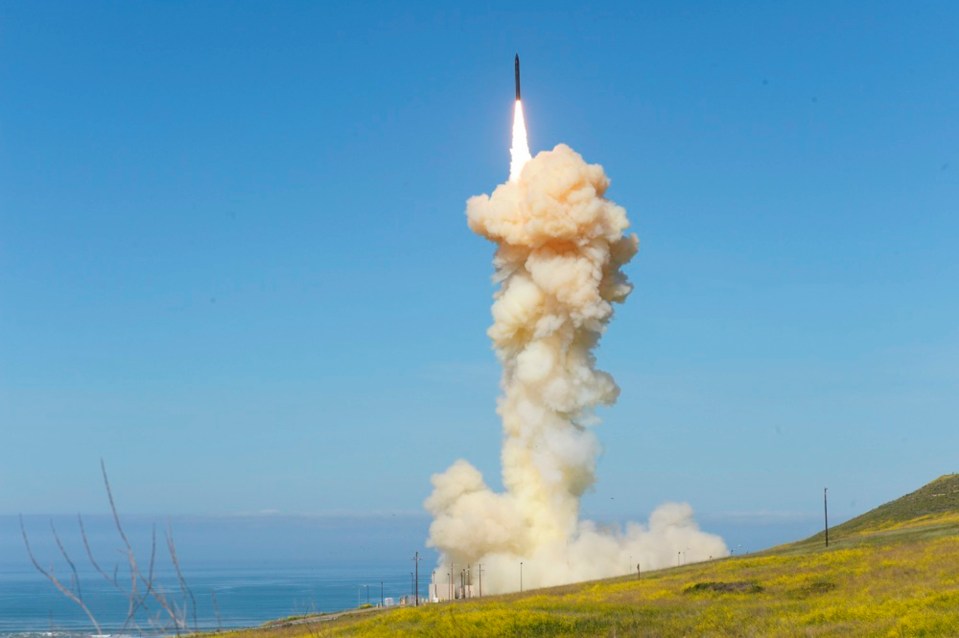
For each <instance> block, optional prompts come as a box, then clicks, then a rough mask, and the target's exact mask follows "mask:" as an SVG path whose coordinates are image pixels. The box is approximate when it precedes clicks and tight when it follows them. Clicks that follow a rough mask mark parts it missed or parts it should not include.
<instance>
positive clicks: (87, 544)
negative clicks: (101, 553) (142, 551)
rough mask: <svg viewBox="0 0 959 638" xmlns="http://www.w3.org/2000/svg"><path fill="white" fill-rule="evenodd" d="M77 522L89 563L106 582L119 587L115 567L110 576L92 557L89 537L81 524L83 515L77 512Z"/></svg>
mask: <svg viewBox="0 0 959 638" xmlns="http://www.w3.org/2000/svg"><path fill="white" fill-rule="evenodd" d="M77 522H78V523H79V524H80V538H82V539H83V547H84V549H86V550H87V558H89V559H90V564H91V565H93V568H94V569H96V570H97V573H99V574H100V575H101V576H103V577H104V578H105V579H106V581H107V582H108V583H110V584H111V585H113V586H114V587H116V588H117V589H120V583H118V582H117V574H116V568H114V571H113V577H112V578H111V577H110V575H109V574H107V573H106V572H105V571H103V568H102V567H100V564H99V563H98V562H97V559H96V558H94V557H93V550H92V549H90V539H89V538H88V537H87V529H86V527H84V525H83V517H82V516H80V515H79V514H77Z"/></svg>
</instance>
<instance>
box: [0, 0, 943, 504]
mask: <svg viewBox="0 0 959 638" xmlns="http://www.w3.org/2000/svg"><path fill="white" fill-rule="evenodd" d="M957 25H959V6H957V5H956V4H955V3H948V2H941V3H932V2H930V3H879V2H877V3H869V4H868V5H864V4H862V3H813V2H800V3H765V2H755V3H720V4H718V5H717V4H716V3H692V2H690V3H674V2H668V3H667V2H662V3H633V2H629V3H601V6H590V5H589V4H588V3H580V2H550V3H542V4H541V5H540V6H539V7H538V8H529V7H528V6H526V7H524V8H522V9H519V10H516V9H513V8H512V7H511V5H510V4H506V3H481V2H474V3H469V4H468V5H464V6H463V7H462V8H453V7H452V6H450V5H449V4H448V3H436V4H435V5H432V6H430V5H428V4H426V3H389V2H384V3H381V4H372V3H334V2H324V3H305V2H272V3H254V2H249V3H225V2H224V3H216V2H205V3H161V2H128V3H112V2H110V3H106V2H82V3H78V2H49V3H31V2H9V1H5V2H0V513H17V512H23V513H27V514H33V513H47V512H72V511H83V512H101V511H103V510H104V505H105V503H104V498H103V494H102V490H101V488H100V483H99V467H98V461H99V459H100V458H101V457H103V458H104V459H105V460H106V461H107V464H108V467H109V468H110V470H111V474H112V479H113V482H114V486H115V489H116V492H117V497H118V499H120V500H121V504H122V507H123V508H124V510H125V511H127V512H130V513H169V514H225V513H235V512H259V511H263V510H278V511H280V512H284V513H297V512H308V513H323V512H356V513H363V512H390V511H398V512H406V511H415V510H418V509H419V508H420V503H421V502H422V500H423V498H424V497H425V496H426V495H427V494H428V493H429V490H430V486H429V476H430V474H431V473H433V472H437V471H441V470H443V469H445V468H446V467H447V466H448V465H449V464H450V463H451V462H452V461H453V460H455V459H456V458H457V457H460V456H465V457H467V458H469V459H470V460H471V461H472V462H473V463H474V464H476V465H477V466H478V467H479V468H480V469H482V470H483V471H484V473H485V474H486V476H487V479H488V480H489V481H490V482H491V483H493V484H498V482H499V479H498V468H499V460H498V451H499V441H500V430H499V423H498V420H497V417H496V415H495V413H494V405H495V397H496V395H497V392H498V390H497V383H498V367H497V364H496V361H495V358H494V356H493V354H492V352H491V350H490V347H489V343H488V340H487V338H486V336H485V334H484V331H485V329H486V327H487V325H488V323H489V303H490V295H491V293H492V291H493V288H492V286H491V284H490V282H489V275H490V273H491V265H490V258H491V254H492V249H491V247H490V246H489V245H488V244H486V243H485V242H484V241H483V240H481V239H479V238H477V237H475V236H473V235H472V234H471V233H470V232H469V230H468V229H467V227H466V222H465V217H464V214H463V211H464V206H465V200H466V198H467V197H469V196H471V195H474V194H478V193H482V192H489V191H491V190H492V188H494V187H495V186H496V184H497V183H499V182H500V181H502V180H504V179H505V177H506V174H507V172H508V160H509V157H508V152H507V146H508V141H509V125H510V116H511V107H512V98H513V92H512V91H513V88H512V63H513V53H514V52H516V51H518V52H519V54H520V56H521V58H522V63H523V97H524V100H525V102H526V112H527V120H528V123H529V128H530V136H531V140H530V141H531V145H532V147H533V150H534V152H535V151H537V150H542V149H546V148H551V147H552V146H553V145H555V144H557V143H559V142H565V143H568V144H570V145H571V146H572V147H573V148H575V149H576V150H578V151H579V152H580V153H582V154H583V155H584V157H585V158H586V159H587V160H588V161H591V162H597V163H600V164H602V165H604V166H605V168H606V170H607V172H608V173H609V174H610V175H611V177H612V179H613V186H612V188H611V189H610V191H609V196H610V197H611V198H612V199H614V200H615V201H616V202H617V203H619V204H622V205H623V206H625V207H626V208H627V210H628V211H629V213H630V216H631V218H632V219H633V222H634V226H635V229H636V231H637V232H638V234H639V235H640V239H641V242H642V243H641V250H640V253H639V255H638V256H637V258H636V259H635V260H634V262H633V263H632V264H631V265H630V266H629V274H630V276H631V278H632V279H633V281H634V282H635V284H636V291H635V293H634V294H633V296H632V297H631V298H630V300H629V301H628V303H627V304H626V305H625V306H623V307H621V308H620V310H619V312H618V315H617V317H616V318H615V319H614V321H613V323H612V325H611V328H610V331H609V333H608V335H607V336H606V338H605V339H604V341H603V344H602V347H601V349H600V351H599V353H598V357H599V362H600V366H601V367H603V368H604V369H607V370H609V371H610V372H612V373H613V374H614V376H615V377H616V379H617V380H618V382H619V384H620V385H621V387H622V397H621V400H620V402H619V404H618V405H617V406H615V407H614V408H613V409H609V410H604V411H603V413H602V416H603V418H604V423H603V424H602V425H601V426H600V429H599V432H598V435H599V437H600V439H601V441H602V443H603V445H604V447H605V448H606V453H605V455H604V456H603V457H602V459H601V461H600V465H599V472H598V474H599V482H598V484H597V486H596V491H595V492H594V493H592V494H590V495H589V496H588V497H587V499H586V501H585V503H584V508H585V510H586V513H587V514H589V515H593V516H599V517H607V518H617V517H618V518H626V517H635V516H639V515H642V514H643V513H648V512H649V511H650V510H651V509H652V508H653V507H654V506H655V505H656V504H658V503H660V502H662V501H664V500H668V499H675V500H687V501H689V502H690V503H692V504H693V506H694V507H695V509H696V510H697V512H699V513H701V514H703V515H711V516H720V517H722V516H733V515H734V514H735V515H753V516H757V517H759V518H762V517H764V516H770V517H772V518H775V517H776V516H777V515H780V514H781V515H785V516H790V515H796V514H798V515H802V516H805V515H809V516H813V517H815V516H817V515H818V512H819V507H820V505H821V503H820V500H819V499H820V498H821V494H822V488H823V486H825V485H828V486H829V487H830V494H831V495H832V497H833V499H834V502H835V508H836V510H837V512H845V513H849V514H853V513H857V512H860V511H863V510H865V509H868V508H869V507H872V506H875V505H877V504H879V503H881V502H884V501H886V500H889V499H890V498H893V497H896V496H899V495H900V494H902V493H904V492H906V491H910V490H911V489H914V488H916V487H919V486H920V485H921V484H923V483H925V482H926V481H928V480H931V479H932V478H935V477H936V476H938V475H940V474H943V473H946V472H951V471H955V470H957V469H959V464H957V462H956V458H957V452H959V428H957V427H956V425H957V423H956V415H957V414H959V367H957V361H959V327H957V319H959V294H957V292H959V266H957V261H959V260H957V254H959V249H957V240H959V216H957V213H959V125H957V122H959V74H957V66H956V61H957V60H959V39H957V38H956V29H957Z"/></svg>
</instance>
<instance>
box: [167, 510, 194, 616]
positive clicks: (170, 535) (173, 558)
mask: <svg viewBox="0 0 959 638" xmlns="http://www.w3.org/2000/svg"><path fill="white" fill-rule="evenodd" d="M166 545H167V549H169V550H170V560H171V561H173V568H174V569H175V570H176V577H177V580H179V581H180V591H181V592H183V595H184V596H186V597H189V599H190V609H191V610H192V611H193V631H196V630H197V622H196V598H195V597H194V596H193V591H192V590H191V589H190V588H189V587H188V586H187V584H186V579H185V578H183V571H182V570H180V559H179V558H178V557H177V554H176V544H175V543H174V542H173V527H172V525H171V524H170V521H169V519H168V520H167V531H166Z"/></svg>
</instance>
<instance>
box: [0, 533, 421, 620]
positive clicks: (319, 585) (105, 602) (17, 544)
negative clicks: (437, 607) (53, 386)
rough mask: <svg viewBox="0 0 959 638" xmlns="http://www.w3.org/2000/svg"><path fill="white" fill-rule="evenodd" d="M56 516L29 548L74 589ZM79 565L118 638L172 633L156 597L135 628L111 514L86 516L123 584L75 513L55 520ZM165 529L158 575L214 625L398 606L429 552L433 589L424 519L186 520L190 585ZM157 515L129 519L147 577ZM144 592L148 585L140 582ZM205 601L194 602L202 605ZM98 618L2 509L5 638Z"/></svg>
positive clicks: (0, 612)
mask: <svg viewBox="0 0 959 638" xmlns="http://www.w3.org/2000/svg"><path fill="white" fill-rule="evenodd" d="M50 522H51V520H50V519H49V518H48V517H29V518H27V519H25V524H26V528H27V532H28V537H29V538H30V544H31V546H32V548H33V551H34V554H35V555H36V557H37V560H38V562H39V563H40V565H41V566H43V567H44V568H49V567H50V566H52V567H53V568H54V573H55V574H56V575H57V576H58V577H59V578H60V579H61V580H62V581H63V582H64V583H65V584H67V585H69V586H70V587H71V589H73V590H74V591H76V587H75V586H74V585H73V584H72V582H71V581H72V577H71V575H72V570H71V569H70V566H69V563H67V562H66V561H65V560H64V558H63V556H62V555H61V553H60V551H59V549H58V548H57V545H56V541H55V539H54V538H53V536H52V532H51V529H50ZM52 522H53V523H54V524H55V526H56V528H57V532H58V534H59V535H60V536H61V540H62V541H63V544H64V548H65V549H66V550H67V553H68V555H69V556H70V557H71V559H72V561H73V563H74V565H75V566H76V568H77V574H78V576H79V578H78V584H79V591H80V592H81V594H82V598H83V600H84V602H85V603H86V604H87V606H88V607H89V608H90V610H91V612H92V614H93V615H94V617H95V618H96V619H97V621H98V622H99V623H100V626H101V631H102V632H103V633H108V634H124V635H136V634H141V633H142V634H147V635H150V634H170V633H173V632H172V624H171V622H170V619H169V616H168V615H167V614H165V612H164V611H163V609H162V607H161V606H160V605H159V604H157V603H156V601H155V600H149V602H148V607H147V608H146V609H145V610H140V611H139V612H138V614H137V622H136V626H135V627H131V626H126V627H124V622H125V620H126V618H127V615H128V604H129V596H128V595H127V592H129V589H130V580H129V568H128V566H127V562H126V559H125V556H124V554H123V552H122V551H121V549H122V547H123V545H122V541H120V540H119V538H118V537H117V535H116V530H115V529H114V528H113V527H112V522H111V521H110V519H108V518H106V517H91V518H89V519H85V523H86V524H85V526H86V528H87V535H88V540H89V541H90V544H91V549H92V550H93V553H94V556H95V557H96V558H97V561H98V563H100V564H101V567H102V568H103V569H104V571H105V572H107V573H108V574H112V573H113V570H114V569H115V570H116V573H117V582H118V583H119V584H120V586H121V587H122V588H123V591H118V588H117V587H116V586H114V585H113V584H112V583H110V582H109V581H108V580H107V579H106V578H104V577H103V575H101V574H100V573H98V572H97V571H96V570H95V569H94V568H93V567H92V565H91V564H90V562H89V559H88V558H87V555H86V550H85V548H84V546H83V542H82V536H81V535H80V534H79V531H78V525H77V523H76V519H75V518H70V517H54V519H53V521H52ZM161 522H162V523H163V525H162V526H161V527H160V528H159V531H158V532H157V533H158V541H157V546H156V550H157V553H156V557H157V558H156V565H157V567H156V572H155V582H156V583H157V586H158V587H159V588H160V589H161V590H162V591H163V592H164V595H165V596H166V598H167V600H168V601H169V603H170V604H171V606H172V605H176V606H177V608H178V609H179V612H178V613H180V614H182V615H185V616H186V617H187V618H188V623H189V627H190V628H191V629H192V628H193V626H194V608H195V625H196V627H197V628H199V629H207V630H215V629H217V628H230V627H241V626H254V625H258V624H261V623H264V622H267V621H270V620H275V619H277V618H283V617H285V616H291V615H300V614H306V613H316V612H331V611H340V610H344V609H350V608H354V607H357V606H358V605H360V604H364V603H367V602H369V603H370V604H374V605H376V604H382V603H384V602H386V603H389V602H390V599H392V601H393V602H394V603H399V602H400V599H401V598H402V597H404V596H408V595H410V594H411V592H412V580H413V579H412V578H411V576H410V573H411V572H413V571H414V562H413V560H412V558H413V555H414V552H416V551H419V552H420V554H421V556H422V560H421V562H420V587H419V589H420V595H425V593H426V590H427V583H428V581H429V572H430V571H431V570H432V568H433V565H434V564H435V561H436V556H435V554H432V553H430V552H428V551H426V550H425V548H423V539H424V538H425V537H426V529H427V526H428V524H429V521H428V520H427V519H425V517H422V516H406V517H403V516H399V517H396V516H373V517H344V516H341V517H322V518H318V517H314V518H310V517H286V518H284V517H268V518H264V517H231V518H221V519H215V518H209V517H208V518H197V519H188V518H180V519H176V520H174V521H173V523H172V527H173V531H174V538H175V542H176V547H177V554H178V557H179V562H180V565H181V570H182V573H183V576H184V580H185V582H186V586H187V588H188V591H185V590H183V588H182V587H181V585H180V583H179V581H178V579H177V577H176V572H175V570H174V569H173V566H172V563H171V561H170V559H169V554H168V551H167V547H166V540H165V537H164V533H165V528H166V524H167V523H166V522H165V521H161ZM154 523H155V522H154V521H152V520H150V519H146V518H130V519H128V520H127V521H126V522H125V528H126V531H127V534H128V536H129V537H130V540H131V543H133V546H134V550H135V552H136V556H137V562H138V564H139V566H140V569H141V570H142V572H143V573H144V575H145V574H146V572H147V570H148V565H149V560H150V552H151V547H152V533H153V526H154ZM137 586H138V588H139V590H140V591H141V592H142V591H143V589H144V585H143V583H142V582H140V583H138V585H137ZM194 604H195V607H194ZM92 633H94V631H93V626H92V624H91V621H90V620H89V618H88V617H87V615H86V614H85V613H84V612H83V610H82V609H81V607H80V606H79V605H77V604H76V603H75V602H73V601H71V600H70V599H69V598H68V597H66V596H64V595H63V594H62V593H60V592H58V591H57V589H56V588H55V586H54V585H53V584H52V583H51V582H50V581H49V580H48V579H47V578H45V577H44V576H43V575H42V574H40V573H39V572H38V571H37V570H36V569H35V568H34V567H33V565H32V564H31V563H30V560H29V555H28V554H27V552H26V548H25V546H24V543H23V538H22V534H21V532H20V528H19V521H17V520H16V519H15V518H14V517H0V638H12V637H14V636H16V637H17V638H40V636H46V637H48V638H73V637H78V636H89V635H91V634H92Z"/></svg>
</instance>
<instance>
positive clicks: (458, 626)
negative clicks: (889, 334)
mask: <svg viewBox="0 0 959 638" xmlns="http://www.w3.org/2000/svg"><path fill="white" fill-rule="evenodd" d="M236 635H237V638H319V637H321V636H330V637H335V636H370V637H373V636H384V637H385V636H443V637H445V636H504V637H505V636H570V637H573V636H597V637H598V636H717V637H719V636H954V635H959V476H956V475H949V476H945V477H942V478H940V479H937V480H936V481H934V482H932V483H930V484H929V485H927V486H925V487H924V488H922V489H920V490H917V491H916V492H913V493H912V494H909V495H907V496H904V497H903V498H901V499H897V500H896V501H893V502H891V503H888V504H886V505H883V506H882V507H879V508H877V509H875V510H873V511H872V512H869V513H867V514H864V515H863V516H860V517H858V518H856V519H853V520H851V521H849V522H848V523H845V524H843V525H841V526H838V527H837V528H836V529H835V530H833V531H831V532H830V547H829V548H828V549H827V548H825V547H824V546H823V543H822V539H821V537H820V538H818V539H817V538H816V537H813V538H811V539H806V540H804V541H800V542H798V543H793V544H789V545H783V546H780V547H776V548H772V549H770V550H766V551H764V552H760V553H758V554H752V555H747V556H736V557H731V558H726V559H722V560H715V561H710V562H708V563H699V564H696V565H688V566H684V567H678V568H674V569H667V570H660V571H657V572H651V573H648V574H643V576H642V578H641V579H636V578H635V577H622V578H615V579H610V580H604V581H596V582H590V583H579V584H575V585H565V586H562V587H554V588H550V589H543V590H537V591H533V592H526V593H524V594H510V595H504V596H495V597H489V598H483V599H474V600H470V601H457V602H453V603H442V604H434V605H424V606H422V607H418V608H401V609H392V610H375V611H367V612H366V613H357V614H346V615H342V616H339V617H337V618H335V619H333V620H326V621H316V622H307V623H303V622H302V621H301V624H287V625H285V626H275V625H274V626H270V627H263V628H260V629H253V630H247V631H242V632H236Z"/></svg>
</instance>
